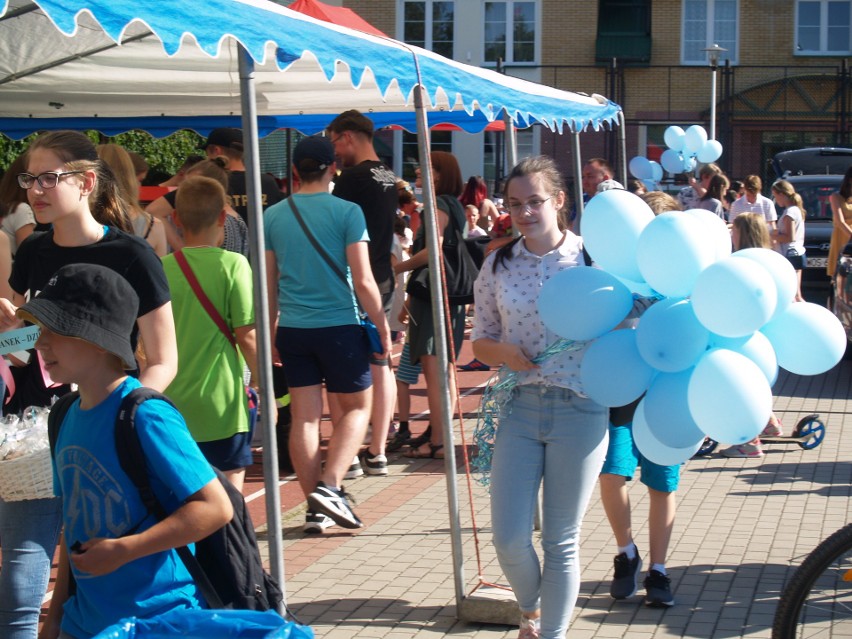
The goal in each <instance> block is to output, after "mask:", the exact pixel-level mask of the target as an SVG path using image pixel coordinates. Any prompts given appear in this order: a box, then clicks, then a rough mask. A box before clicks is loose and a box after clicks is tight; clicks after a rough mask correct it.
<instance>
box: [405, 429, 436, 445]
mask: <svg viewBox="0 0 852 639" xmlns="http://www.w3.org/2000/svg"><path fill="white" fill-rule="evenodd" d="M430 439H432V424H429V425H428V426H426V430H424V431H423V433H422V434H421V435H418V436H417V437H413V438H411V439H409V440H408V441H407V442H406V444H408V446H410V447H411V448H420V447H421V446H422V445H423V444H426V443H428V442H429V440H430Z"/></svg>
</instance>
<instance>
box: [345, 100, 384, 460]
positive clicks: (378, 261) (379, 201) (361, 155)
mask: <svg viewBox="0 0 852 639" xmlns="http://www.w3.org/2000/svg"><path fill="white" fill-rule="evenodd" d="M328 133H329V136H330V138H331V142H332V144H334V152H335V154H336V155H337V157H338V158H339V159H340V161H341V163H342V164H343V166H344V167H345V169H344V171H343V172H342V173H341V174H340V175H339V176H338V177H337V179H335V181H334V195H336V196H338V197H341V198H343V199H344V200H349V201H350V202H354V203H355V204H357V205H359V206H360V207H361V209H362V210H363V211H364V217H365V219H366V220H367V230H368V231H369V233H370V266H371V267H372V269H373V277H374V278H375V280H376V282H377V283H378V285H379V292H380V293H381V294H382V304H383V306H384V309H385V315H386V316H388V317H389V316H390V310H391V306H392V305H393V289H394V276H393V268H392V267H391V246H392V244H393V232H394V231H393V226H394V222H395V221H396V210H397V206H398V204H399V195H398V192H397V188H396V176H395V175H394V173H393V171H391V170H390V169H389V168H388V167H387V166H385V165H384V164H383V163H382V162H381V161H380V160H379V156H378V155H377V154H376V150H375V148H374V147H373V121H372V120H370V118H368V117H366V116H365V115H364V114H362V113H360V112H359V111H357V110H355V109H350V110H349V111H344V112H343V113H341V114H340V115H338V116H337V117H336V118H334V120H332V121H331V124H329V125H328ZM370 364H371V367H370V369H371V371H372V373H373V384H374V391H373V408H372V411H371V413H370V425H371V438H370V444H369V446H368V447H367V449H366V450H365V451H364V453H363V454H362V455H361V466H363V468H364V471H365V472H366V473H367V474H368V475H387V474H388V471H387V457H385V443H386V440H387V436H388V430H389V429H390V422H391V418H392V417H393V410H394V406H395V404H396V381H395V380H394V376H393V371H392V370H391V368H390V361H379V360H376V359H373V360H371V362H370Z"/></svg>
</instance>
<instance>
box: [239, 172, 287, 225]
mask: <svg viewBox="0 0 852 639" xmlns="http://www.w3.org/2000/svg"><path fill="white" fill-rule="evenodd" d="M260 193H261V197H262V198H263V199H262V201H261V208H262V209H264V210H265V209H266V207H268V206H272V205H273V204H276V203H278V202H280V201H281V200H283V199H284V194H283V193H282V192H281V189H279V188H278V183H277V182H276V181H275V178H273V177H272V176H271V175H269V174H267V173H264V174H263V175H261V176H260ZM228 196H229V197H230V198H231V206H232V207H233V209H234V210H235V211H236V212H237V214H238V215H239V216H240V217H241V218H243V222H245V223H246V224H248V223H249V221H248V195H246V173H245V171H231V176H230V178H229V182H228Z"/></svg>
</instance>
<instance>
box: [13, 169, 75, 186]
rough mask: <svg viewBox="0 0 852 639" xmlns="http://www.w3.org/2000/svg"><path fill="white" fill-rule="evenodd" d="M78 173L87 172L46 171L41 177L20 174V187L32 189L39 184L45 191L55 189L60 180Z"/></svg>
mask: <svg viewBox="0 0 852 639" xmlns="http://www.w3.org/2000/svg"><path fill="white" fill-rule="evenodd" d="M78 173H85V171H46V172H44V173H41V174H39V175H30V174H29V173H18V186H20V187H21V188H22V189H31V188H33V186H35V183H36V182H38V185H39V186H40V187H41V188H43V189H55V188H56V185H57V184H59V178H61V177H64V176H66V175H76V174H78Z"/></svg>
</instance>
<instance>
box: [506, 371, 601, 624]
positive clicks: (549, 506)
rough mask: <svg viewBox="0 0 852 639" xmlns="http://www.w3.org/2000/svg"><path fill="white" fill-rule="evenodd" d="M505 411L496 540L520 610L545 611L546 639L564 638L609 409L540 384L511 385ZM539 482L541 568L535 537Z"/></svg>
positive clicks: (576, 589) (576, 587) (577, 584)
mask: <svg viewBox="0 0 852 639" xmlns="http://www.w3.org/2000/svg"><path fill="white" fill-rule="evenodd" d="M507 409H508V410H507V411H506V412H507V414H506V415H505V416H501V418H500V424H499V426H498V429H497V435H496V440H495V444H494V457H493V460H492V468H491V519H492V527H493V531H494V546H495V549H496V551H497V558H498V560H499V562H500V567H501V568H502V569H503V572H504V573H505V575H506V578H507V579H508V580H509V583H510V585H511V586H512V590H513V591H514V593H515V597H516V598H517V600H518V604H519V606H520V608H521V610H522V611H524V612H532V611H534V610H538V609H539V608H540V609H541V637H542V639H564V637H565V632H566V630H567V629H568V624H569V622H570V621H571V614H572V613H573V611H574V605H575V604H576V601H577V595H578V594H579V592H580V559H579V552H580V526H581V523H582V521H583V516H584V515H585V513H586V508H587V507H588V505H589V500H590V499H591V496H592V492H593V491H594V488H595V485H596V484H597V480H598V474H599V473H600V471H601V466H602V465H603V460H604V456H605V454H606V448H607V423H608V420H609V419H608V410H607V409H606V408H604V407H603V406H601V405H599V404H597V403H595V402H594V401H592V400H591V399H587V398H583V397H580V396H579V395H577V394H576V393H575V392H573V391H571V390H569V389H566V388H558V387H553V386H542V385H525V386H520V387H518V388H516V389H514V391H513V395H512V400H511V401H510V403H509V406H508V407H507ZM542 482H543V483H544V500H543V508H542V535H541V545H542V550H543V554H544V564H543V566H542V564H541V562H540V561H539V557H538V554H537V553H536V550H535V548H534V546H533V539H532V535H533V517H534V514H535V508H536V500H537V497H538V491H539V487H540V486H541V484H542Z"/></svg>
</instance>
